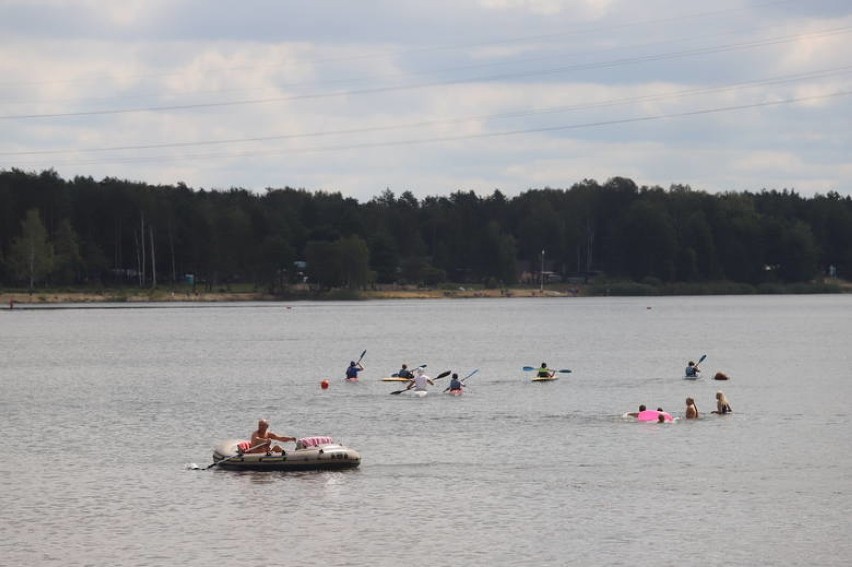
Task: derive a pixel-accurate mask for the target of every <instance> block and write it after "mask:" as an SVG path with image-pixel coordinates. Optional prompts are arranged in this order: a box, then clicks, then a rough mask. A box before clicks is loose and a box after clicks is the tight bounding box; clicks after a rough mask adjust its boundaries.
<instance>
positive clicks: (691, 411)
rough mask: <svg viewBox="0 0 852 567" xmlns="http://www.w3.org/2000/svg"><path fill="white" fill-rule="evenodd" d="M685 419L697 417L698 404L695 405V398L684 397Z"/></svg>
mask: <svg viewBox="0 0 852 567" xmlns="http://www.w3.org/2000/svg"><path fill="white" fill-rule="evenodd" d="M685 417H686V419H698V406H696V405H695V400H693V399H692V398H686V415H685Z"/></svg>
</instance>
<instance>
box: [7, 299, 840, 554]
mask: <svg viewBox="0 0 852 567" xmlns="http://www.w3.org/2000/svg"><path fill="white" fill-rule="evenodd" d="M109 307H111V308H103V307H97V308H92V307H86V308H68V309H17V308H16V309H15V310H12V311H10V310H5V311H2V312H0V359H2V361H3V362H2V374H0V410H2V413H0V415H2V423H3V432H4V439H5V451H4V455H3V459H2V460H0V486H2V489H3V497H4V498H3V505H2V506H0V564H2V565H10V566H11V565H28V566H37V565H45V566H50V565H57V566H76V565H96V566H101V565H104V566H107V565H120V566H125V565H126V566H136V565H184V566H190V565H205V566H209V565H213V564H216V565H241V566H266V565H333V566H334V565H353V566H360V565H370V566H379V567H382V566H398V565H401V564H404V565H406V566H407V567H415V566H421V565H422V566H435V565H494V566H503V565H634V564H636V563H638V562H643V563H644V562H650V563H653V564H654V565H809V566H812V565H848V564H849V561H850V559H849V558H850V556H851V555H850V554H852V544H851V543H850V537H849V534H850V533H852V520H850V518H852V472H850V471H852V442H850V434H852V416H850V409H849V407H850V399H852V396H850V394H852V386H851V385H850V384H852V370H850V368H851V367H852V360H850V350H852V348H850V346H849V345H850V342H852V341H850V339H852V297H849V296H816V297H790V296H781V297H679V298H652V299H649V298H641V299H632V298H631V299H624V298H601V299H594V298H571V299H566V298H554V299H486V300H447V301H442V300H437V301H387V302H360V303H293V304H288V305H284V304H227V305H216V306H188V305H187V306H183V305H171V306H163V305H160V306H153V307H142V308H135V309H134V308H127V306H118V305H116V306H109ZM364 349H367V355H366V357H365V358H364V363H365V366H366V367H367V370H365V371H364V372H363V373H362V382H361V383H359V384H347V383H344V382H343V381H342V376H343V370H344V368H345V366H346V365H347V363H348V362H349V360H351V359H353V358H357V356H358V355H359V354H360V353H361V351H363V350H364ZM705 353H706V354H707V359H706V361H705V362H704V364H703V365H702V366H703V369H704V375H705V376H706V378H704V379H702V380H699V381H696V382H690V381H685V380H682V379H681V376H682V372H683V366H684V365H685V363H686V362H687V361H688V360H689V359H693V360H695V359H697V358H698V357H699V356H700V355H701V354H705ZM542 361H546V362H547V363H548V364H549V365H551V367H556V368H570V369H572V370H573V372H572V373H571V374H564V375H562V378H561V379H560V380H558V381H555V382H551V383H544V384H534V383H531V382H529V375H525V374H524V373H523V372H522V371H521V367H522V366H525V365H530V366H538V365H539V364H540V363H541V362H542ZM403 362H407V363H408V364H409V365H418V364H424V363H425V364H428V370H429V371H430V373H431V375H432V376H435V375H437V374H438V373H439V372H441V371H443V370H449V369H452V370H454V371H457V372H459V373H460V374H462V375H464V374H467V373H468V372H470V371H472V370H474V369H476V368H478V369H479V372H478V373H477V374H476V375H474V377H472V378H471V379H470V380H469V381H468V382H467V383H468V384H469V390H468V392H467V393H466V394H465V395H464V396H461V397H458V398H454V397H450V396H442V395H438V391H439V390H440V389H441V388H439V389H436V390H434V391H433V392H432V394H433V395H430V396H428V397H426V398H424V399H412V398H406V397H404V396H390V395H389V392H390V391H393V390H395V389H397V388H398V386H397V385H396V384H393V383H383V382H381V381H380V380H379V379H380V378H381V377H382V376H384V375H387V374H389V373H390V372H393V371H395V370H397V369H398V368H399V365H400V364H401V363H403ZM717 370H722V371H724V372H726V373H728V374H729V375H730V376H731V377H732V379H731V381H729V382H715V381H713V380H710V379H709V377H710V376H712V375H713V373H715V372H716V371H717ZM323 378H329V379H330V380H331V387H330V388H329V390H327V391H323V390H321V389H320V387H319V385H320V381H321V380H322V379H323ZM438 384H439V386H440V385H442V384H443V386H446V380H444V381H442V382H438ZM720 387H721V388H722V389H724V390H725V392H726V394H727V395H728V397H729V399H730V400H731V404H732V406H733V408H734V411H735V413H734V414H733V415H730V416H715V415H709V414H706V415H704V416H703V418H702V419H700V420H698V421H690V422H685V421H682V420H679V421H678V422H676V423H674V424H670V425H656V424H640V423H635V422H633V421H632V420H629V419H624V418H622V417H621V415H622V414H623V413H624V412H626V411H633V410H635V408H636V407H637V406H638V404H640V403H645V404H647V405H648V406H650V407H657V406H662V407H663V408H664V409H666V410H669V411H670V412H672V413H673V414H675V415H676V416H680V415H682V414H683V408H684V399H685V398H686V397H687V396H692V397H694V398H695V399H696V401H697V403H698V407H699V410H701V411H709V410H711V409H713V403H714V394H715V391H716V390H717V389H719V388H720ZM262 416H263V417H267V418H269V419H270V421H271V423H272V429H273V431H276V432H278V433H281V434H287V435H295V436H303V435H331V436H333V437H335V438H336V439H338V440H340V441H342V442H343V443H345V444H347V445H350V446H352V447H354V448H356V449H358V450H359V451H360V452H361V454H362V457H363V463H362V466H361V468H360V469H358V470H355V471H346V472H335V473H328V472H320V473H297V474H292V473H291V474H286V473H233V472H226V471H219V470H216V469H212V470H209V471H201V470H192V469H191V468H188V467H187V465H189V464H190V463H196V464H197V465H199V466H200V467H202V468H203V467H205V466H206V465H208V464H209V463H210V462H211V447H212V445H213V444H214V443H215V442H216V441H217V440H219V439H223V438H231V437H242V436H248V434H249V433H250V432H251V430H252V429H253V427H254V425H255V423H256V420H257V419H258V417H262Z"/></svg>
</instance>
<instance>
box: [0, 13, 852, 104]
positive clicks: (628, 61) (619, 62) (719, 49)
mask: <svg viewBox="0 0 852 567" xmlns="http://www.w3.org/2000/svg"><path fill="white" fill-rule="evenodd" d="M850 31H852V26H846V27H840V28H833V29H829V30H821V31H818V32H811V33H805V34H796V35H791V36H781V37H775V38H768V39H764V40H756V41H749V42H742V43H733V44H727V45H721V46H716V47H707V48H695V49H688V50H682V51H677V52H669V53H662V54H656V55H647V56H638V57H629V58H621V59H614V60H610V61H602V62H596V63H580V64H574V65H568V66H562V67H556V68H551V69H543V70H531V71H522V72H514V73H503V74H498V75H491V76H483V77H473V78H462V79H452V80H447V81H436V82H422V83H412V84H408V85H395V86H384V87H372V88H364V89H353V90H347V91H336V92H327V93H312V94H304V95H289V96H282V97H271V98H265V99H249V100H238V101H224V102H209V103H191V104H176V105H162V106H148V107H137V108H127V109H101V110H90V111H76V112H58V113H42V114H11V115H4V116H0V120H31V119H48V118H70V117H83V116H104V115H117V114H131V113H142V112H166V111H180V110H199V109H205V108H223V107H235V106H248V105H258V104H269V103H276V102H287V101H295V100H304V99H319V98H329V97H343V96H347V97H348V96H355V95H365V94H377V93H385V92H397V91H406V90H417V89H424V88H432V87H439V86H449V85H458V84H468V83H474V82H493V81H498V80H506V79H518V78H522V77H533V76H546V75H554V74H558V73H565V72H574V71H581V70H594V69H604V68H611V67H616V66H625V65H632V64H637V63H646V62H653V61H662V60H669V59H675V58H682V57H691V56H697V55H708V54H714V53H723V52H730V51H737V50H745V49H753V48H758V47H766V46H770V45H778V44H782V43H789V42H791V41H795V40H799V39H803V38H813V37H826V36H831V35H838V34H845V33H849V32H850Z"/></svg>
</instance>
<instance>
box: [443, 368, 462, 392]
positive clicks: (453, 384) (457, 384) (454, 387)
mask: <svg viewBox="0 0 852 567" xmlns="http://www.w3.org/2000/svg"><path fill="white" fill-rule="evenodd" d="M462 388H464V384H462V383H461V380H459V375H458V374H456V373H455V372H453V377H452V379H450V386H449V388H447V390H449V391H450V392H455V391H459V392H461V390H462Z"/></svg>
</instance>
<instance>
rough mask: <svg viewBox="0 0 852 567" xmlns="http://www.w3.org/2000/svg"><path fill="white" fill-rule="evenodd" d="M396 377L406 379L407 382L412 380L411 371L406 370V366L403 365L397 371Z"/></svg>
mask: <svg viewBox="0 0 852 567" xmlns="http://www.w3.org/2000/svg"><path fill="white" fill-rule="evenodd" d="M396 375H397V376H399V377H400V378H408V379H409V380H411V379H412V378H414V374H412V373H411V370H409V369H408V365H407V364H403V365H402V368H400V369H399V372H397V373H396Z"/></svg>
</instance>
